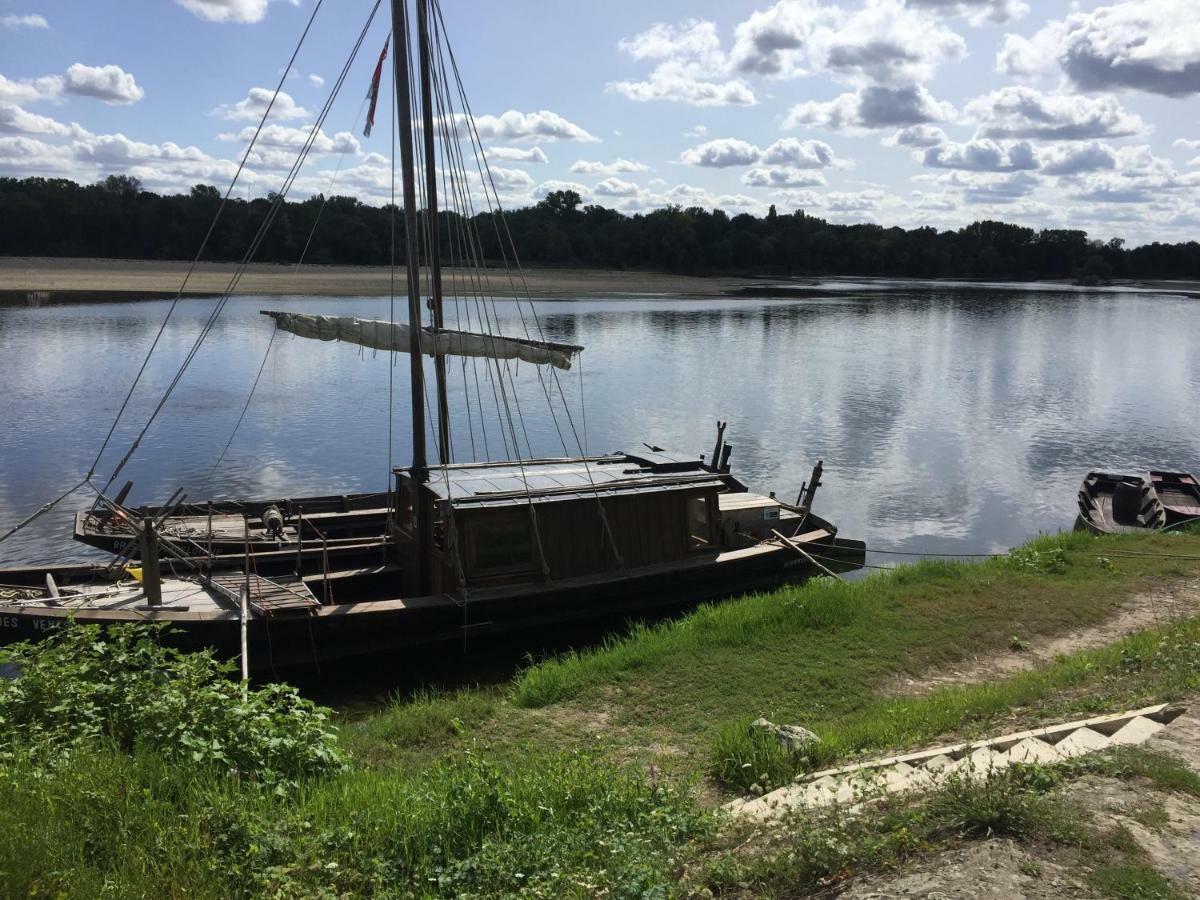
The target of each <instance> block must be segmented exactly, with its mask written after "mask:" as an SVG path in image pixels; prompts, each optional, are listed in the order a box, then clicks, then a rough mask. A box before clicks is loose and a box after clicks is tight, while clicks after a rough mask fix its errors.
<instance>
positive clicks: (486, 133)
mask: <svg viewBox="0 0 1200 900" xmlns="http://www.w3.org/2000/svg"><path fill="white" fill-rule="evenodd" d="M457 120H458V128H459V130H460V131H461V130H464V129H465V127H466V126H465V123H464V118H463V116H462V115H461V114H459V115H458V117H457ZM475 129H476V130H477V131H478V132H479V137H480V139H481V140H485V141H515V142H518V143H520V142H522V141H530V142H532V141H581V142H584V143H590V142H596V141H599V140H600V139H599V138H597V137H593V136H592V135H590V134H588V132H587V131H585V130H584V129H583V128H581V127H579V126H578V125H576V124H575V123H574V122H571V121H569V120H567V119H565V118H563V117H562V116H560V115H559V114H558V113H555V112H550V110H548V109H541V110H538V111H536V112H529V113H523V112H518V111H517V110H515V109H510V110H508V111H507V112H503V113H501V114H500V115H498V116H491V115H486V116H478V117H476V119H475Z"/></svg>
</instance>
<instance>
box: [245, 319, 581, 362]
mask: <svg viewBox="0 0 1200 900" xmlns="http://www.w3.org/2000/svg"><path fill="white" fill-rule="evenodd" d="M261 312H262V314H263V315H264V316H270V317H271V318H272V319H274V320H275V324H276V325H278V326H279V328H280V329H281V330H283V331H286V332H288V333H290V334H295V335H299V336H300V337H306V338H315V339H317V340H319V341H345V342H346V343H348V344H358V345H359V346H360V347H371V348H373V349H375V350H391V351H395V352H396V353H407V352H409V331H408V325H407V324H404V323H401V322H384V321H381V320H379V319H360V318H358V317H357V316H314V315H308V314H306V313H290V312H280V311H278V310H269V309H264V310H261ZM582 349H583V348H582V347H579V346H576V345H575V344H557V343H554V342H552V341H535V340H530V339H528V338H514V337H500V336H493V335H490V334H476V333H475V332H471V331H451V330H449V329H445V328H443V329H441V330H440V331H435V330H433V329H430V328H422V329H421V352H422V353H426V354H428V355H429V356H480V357H487V358H489V359H519V360H522V361H524V362H527V363H533V364H535V365H545V364H546V363H549V364H550V365H552V366H554V367H555V368H556V369H569V368H571V358H572V357H573V356H574V355H575V354H576V353H578V352H580V351H581V350H582Z"/></svg>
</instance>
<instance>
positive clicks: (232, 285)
mask: <svg viewBox="0 0 1200 900" xmlns="http://www.w3.org/2000/svg"><path fill="white" fill-rule="evenodd" d="M380 2H381V0H376V2H375V4H374V6H373V7H372V8H371V12H370V14H369V15H368V17H367V22H366V24H365V25H364V26H363V28H362V31H361V32H360V33H359V36H358V40H357V41H356V42H355V44H354V48H353V50H352V51H351V53H350V55H349V57H348V58H347V60H346V63H345V65H344V66H343V67H342V71H341V73H340V74H339V76H338V78H337V81H336V82H335V84H334V86H333V89H332V90H331V91H330V94H329V97H328V98H327V99H326V101H325V104H324V106H323V107H322V109H321V112H320V114H319V115H318V117H317V120H316V121H315V122H314V123H313V126H312V128H311V129H310V131H309V133H308V136H307V139H306V140H305V143H304V145H303V147H302V148H301V150H300V153H299V155H298V156H297V158H296V160H295V161H294V162H293V163H292V167H291V169H290V170H289V171H288V174H287V175H286V176H285V178H284V183H283V186H282V188H281V190H280V191H279V192H278V193H276V194H275V195H274V196H273V197H272V201H271V206H270V207H269V208H268V211H267V213H266V215H265V216H264V218H263V221H262V223H261V224H260V225H259V228H258V231H257V232H256V233H255V235H254V237H253V238H252V240H251V243H250V246H249V247H248V248H247V250H246V252H245V254H243V256H242V260H241V262H240V263H239V264H238V267H237V268H236V269H235V271H234V274H233V276H232V277H231V278H230V281H229V283H228V285H227V286H226V288H225V290H224V292H222V294H221V296H220V298H219V299H218V300H217V303H216V304H215V305H214V307H213V310H212V312H211V313H210V314H209V317H208V319H207V321H206V322H205V323H204V326H203V327H202V328H201V331H200V334H199V335H198V336H197V337H196V340H195V341H194V343H193V344H192V347H191V349H190V350H189V351H188V353H187V355H186V356H185V357H184V360H183V362H182V363H181V364H180V366H179V369H178V371H177V372H176V373H175V376H174V377H173V378H172V379H171V381H170V383H169V384H168V385H167V389H166V390H165V391H164V392H163V395H162V397H161V398H160V399H159V401H158V403H157V404H156V405H155V407H154V409H153V411H152V412H151V414H150V417H149V418H148V419H147V421H146V424H145V425H144V426H142V429H141V431H140V432H139V433H138V435H137V437H136V438H134V441H133V443H132V444H131V445H130V447H129V450H128V451H126V453H125V455H124V456H123V457H122V458H121V461H120V463H118V465H117V467H116V468H115V469H114V470H113V473H112V474H111V475H110V476H109V478H108V481H107V483H106V484H105V485H104V488H103V489H102V492H103V491H106V490H108V488H109V486H110V485H111V484H112V483H113V482H114V481H115V480H116V478H117V476H118V475H119V474H120V472H121V470H122V469H124V467H125V465H126V464H127V463H128V462H129V460H130V459H131V458H132V457H133V454H134V453H135V452H136V451H137V448H138V447H139V446H140V444H141V442H142V439H143V438H144V437H145V436H146V433H147V432H148V431H149V430H150V426H151V425H153V424H154V421H155V420H156V419H157V418H158V415H159V413H161V412H162V410H163V407H165V406H166V403H167V401H168V400H169V399H170V397H171V395H172V394H173V393H174V391H175V388H176V387H178V385H179V383H180V381H182V380H183V376H184V374H185V373H186V372H187V370H188V367H189V366H190V365H191V364H192V361H193V360H194V359H195V358H196V354H197V353H199V351H200V347H201V346H202V345H203V343H204V341H205V339H206V338H207V337H208V335H209V334H210V333H211V332H212V329H213V327H214V326H215V325H216V322H217V320H218V319H219V318H220V315H221V312H222V311H223V310H224V308H225V306H226V304H227V303H228V302H229V298H230V297H231V296H232V294H233V292H234V290H236V289H237V285H238V283H239V282H240V281H241V278H242V275H243V274H244V273H245V271H246V268H247V267H248V266H249V264H250V262H251V261H252V260H253V259H254V255H255V254H256V253H257V252H258V248H259V247H260V246H261V244H262V242H263V240H264V238H265V237H266V235H267V233H268V232H269V231H270V228H271V225H272V224H273V223H274V221H275V216H276V214H277V213H278V211H279V209H280V208H281V206H282V204H283V202H284V200H286V198H287V194H288V191H289V190H290V189H291V187H292V185H294V184H295V181H296V178H297V177H298V175H299V174H300V169H301V167H302V166H303V164H304V162H305V160H306V159H307V158H308V154H309V152H310V151H311V150H312V147H313V144H314V142H315V141H316V138H317V136H318V135H319V134H320V133H321V128H322V126H323V125H324V123H325V119H326V118H327V117H328V115H329V111H330V109H331V108H332V106H333V101H334V100H335V99H336V97H337V95H338V92H339V91H340V90H341V87H342V85H343V83H344V82H345V80H346V75H347V74H348V72H349V70H350V67H351V65H352V64H353V62H354V59H355V58H356V57H357V55H358V51H359V49H360V48H361V47H362V43H363V39H364V38H365V37H366V34H367V31H368V29H369V28H370V26H371V22H372V21H373V20H374V18H375V13H376V12H377V11H378V10H379V4H380Z"/></svg>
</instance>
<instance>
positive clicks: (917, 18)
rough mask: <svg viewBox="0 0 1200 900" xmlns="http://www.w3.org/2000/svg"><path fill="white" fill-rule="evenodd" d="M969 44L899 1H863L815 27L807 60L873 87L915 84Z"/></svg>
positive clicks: (958, 55) (961, 54) (962, 52)
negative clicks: (849, 11) (834, 20)
mask: <svg viewBox="0 0 1200 900" xmlns="http://www.w3.org/2000/svg"><path fill="white" fill-rule="evenodd" d="M966 53H967V43H966V41H964V40H963V39H962V37H961V36H960V35H958V34H957V33H955V32H954V31H952V30H951V29H949V28H947V27H946V26H945V25H944V24H942V23H941V22H938V21H937V20H936V19H934V18H932V17H931V16H929V15H927V14H925V13H922V12H920V11H917V10H914V9H911V8H910V7H908V6H905V5H904V2H903V0H866V3H865V5H864V6H863V7H862V8H861V9H859V10H857V11H856V12H854V13H853V14H851V15H850V16H849V17H847V18H844V19H842V20H840V21H838V22H837V23H836V25H835V26H833V27H820V28H817V29H816V30H815V31H814V33H813V37H812V52H811V57H812V60H813V63H814V64H815V65H816V66H817V67H819V68H822V69H826V70H828V71H831V72H834V73H837V74H841V75H846V76H851V77H860V78H866V79H868V80H869V81H871V82H873V83H876V84H889V85H897V84H919V83H923V82H925V81H928V80H929V79H930V78H932V77H933V74H934V72H936V71H937V69H938V68H939V67H941V66H942V65H944V64H946V63H949V62H955V61H957V60H960V59H962V58H963V57H964V56H966Z"/></svg>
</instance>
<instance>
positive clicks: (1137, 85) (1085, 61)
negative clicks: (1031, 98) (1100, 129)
mask: <svg viewBox="0 0 1200 900" xmlns="http://www.w3.org/2000/svg"><path fill="white" fill-rule="evenodd" d="M1055 65H1057V66H1059V67H1061V69H1062V71H1063V72H1064V73H1065V74H1066V76H1067V77H1068V78H1069V79H1070V80H1071V82H1072V83H1073V84H1074V85H1075V86H1076V87H1077V88H1080V89H1081V90H1085V91H1101V90H1121V89H1125V90H1138V91H1146V92H1148V93H1154V94H1163V95H1166V96H1168V97H1183V96H1186V95H1188V94H1195V93H1200V28H1198V27H1197V23H1196V4H1195V2H1194V0H1123V2H1118V3H1114V4H1112V5H1110V6H1102V7H1100V8H1098V9H1094V10H1092V11H1090V12H1075V13H1072V14H1071V15H1069V16H1067V17H1066V18H1065V19H1062V20H1055V21H1052V22H1049V23H1048V24H1046V25H1045V26H1043V27H1042V28H1041V29H1040V30H1039V31H1037V32H1036V33H1035V34H1034V35H1032V36H1031V37H1029V38H1025V37H1021V36H1020V35H1008V36H1007V37H1006V39H1005V44H1004V47H1003V48H1002V50H1001V51H1000V54H999V56H998V57H997V67H998V68H999V69H1000V70H1001V71H1004V72H1007V73H1009V74H1011V75H1016V76H1035V75H1039V74H1045V73H1046V72H1047V71H1049V70H1050V69H1052V67H1053V66H1055Z"/></svg>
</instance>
